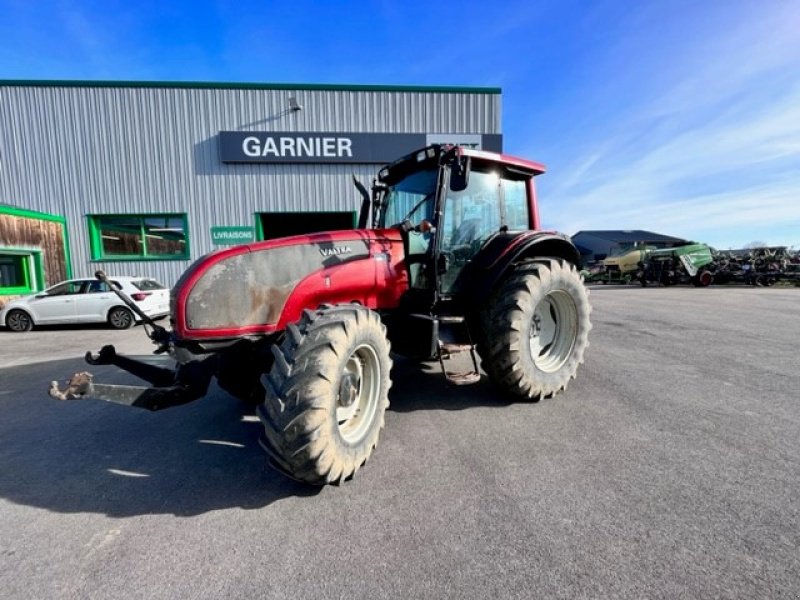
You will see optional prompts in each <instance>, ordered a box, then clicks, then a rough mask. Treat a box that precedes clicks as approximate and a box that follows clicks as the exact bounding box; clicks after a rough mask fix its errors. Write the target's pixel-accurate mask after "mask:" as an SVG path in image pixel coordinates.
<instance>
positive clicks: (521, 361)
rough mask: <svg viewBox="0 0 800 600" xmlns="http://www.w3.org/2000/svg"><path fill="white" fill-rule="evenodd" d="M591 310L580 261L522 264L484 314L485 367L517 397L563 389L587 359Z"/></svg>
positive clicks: (545, 394) (481, 350) (533, 396)
mask: <svg viewBox="0 0 800 600" xmlns="http://www.w3.org/2000/svg"><path fill="white" fill-rule="evenodd" d="M591 310H592V309H591V305H590V304H589V292H588V291H587V290H586V287H585V286H584V285H583V281H582V280H581V277H580V275H579V274H578V271H577V270H576V269H575V267H574V265H572V264H570V263H568V262H566V261H564V260H561V259H547V260H542V261H536V262H531V263H525V264H522V265H519V266H518V267H517V268H516V270H515V271H514V272H513V273H512V274H511V275H510V276H509V277H507V278H506V280H505V281H504V282H503V283H502V284H501V285H500V286H499V288H498V289H497V291H496V292H495V293H494V294H493V296H492V297H491V298H490V300H489V303H488V305H487V307H486V308H485V310H484V311H482V313H481V325H482V335H480V337H479V343H478V352H479V354H480V356H481V359H482V366H483V369H484V370H485V371H486V373H487V374H488V375H489V378H490V379H491V380H492V382H493V383H494V384H495V385H497V386H498V387H499V388H500V389H501V390H502V391H503V392H505V393H507V394H509V395H511V396H514V397H517V398H523V399H531V400H539V399H540V398H543V397H550V396H552V395H553V394H556V393H558V392H560V391H561V390H563V389H564V388H566V387H567V384H568V383H569V381H570V380H571V379H574V378H575V376H576V373H577V370H578V366H579V365H580V364H581V363H582V362H583V356H584V352H585V351H586V348H587V347H588V346H589V341H588V335H589V331H590V330H591V328H592V325H591V321H590V319H589V316H590V314H591Z"/></svg>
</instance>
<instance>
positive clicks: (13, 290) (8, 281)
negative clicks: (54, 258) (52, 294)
mask: <svg viewBox="0 0 800 600" xmlns="http://www.w3.org/2000/svg"><path fill="white" fill-rule="evenodd" d="M43 288H44V277H43V273H42V256H41V253H40V252H38V251H35V250H11V249H8V248H0V295H2V296H19V295H25V294H31V293H33V292H36V291H38V290H40V289H43Z"/></svg>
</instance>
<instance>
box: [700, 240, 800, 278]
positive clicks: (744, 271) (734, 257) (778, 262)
mask: <svg viewBox="0 0 800 600" xmlns="http://www.w3.org/2000/svg"><path fill="white" fill-rule="evenodd" d="M714 266H715V270H714V283H720V284H723V283H743V284H746V285H755V286H771V285H774V284H775V283H776V282H778V281H780V280H794V281H800V254H798V253H791V252H789V251H788V249H787V248H786V246H769V247H763V248H748V249H744V250H726V251H722V252H717V253H716V254H715V256H714Z"/></svg>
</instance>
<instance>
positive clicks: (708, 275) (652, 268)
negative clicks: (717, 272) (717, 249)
mask: <svg viewBox="0 0 800 600" xmlns="http://www.w3.org/2000/svg"><path fill="white" fill-rule="evenodd" d="M636 279H637V280H638V281H639V282H640V283H641V284H642V285H643V286H647V285H649V284H652V283H660V284H661V285H665V286H666V285H678V284H682V283H684V284H685V283H691V284H693V285H695V286H697V287H706V286H708V285H711V283H712V282H713V281H714V255H713V252H712V250H711V248H710V247H709V246H706V245H705V244H686V245H683V246H676V247H674V248H661V249H659V250H653V251H651V252H650V253H648V255H647V256H646V257H645V259H644V260H643V261H642V262H641V263H640V264H639V269H638V270H637V271H636Z"/></svg>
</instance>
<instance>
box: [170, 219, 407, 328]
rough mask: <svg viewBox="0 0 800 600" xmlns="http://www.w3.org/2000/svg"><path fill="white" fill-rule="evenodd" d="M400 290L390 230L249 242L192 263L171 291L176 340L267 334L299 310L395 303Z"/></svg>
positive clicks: (400, 265) (401, 263)
mask: <svg viewBox="0 0 800 600" xmlns="http://www.w3.org/2000/svg"><path fill="white" fill-rule="evenodd" d="M407 289H408V269H407V266H406V264H405V259H404V253H403V241H402V237H401V234H400V232H399V231H398V230H395V229H377V230H350V231H332V232H326V233H315V234H311V235H301V236H293V237H287V238H282V239H277V240H270V241H265V242H257V243H254V244H247V245H243V246H236V247H234V248H230V249H226V250H221V251H219V252H214V253H212V254H208V255H206V256H204V257H202V258H200V259H199V260H197V261H196V262H195V263H194V264H193V265H191V266H190V267H189V269H188V270H187V271H186V273H184V275H183V277H181V279H180V281H178V283H177V284H176V286H175V288H174V289H173V292H172V295H173V298H172V302H173V311H172V312H173V319H174V323H173V329H174V332H175V334H176V335H177V337H178V338H180V339H185V340H198V341H201V340H210V339H227V338H236V337H242V336H249V335H267V334H270V333H275V332H277V331H281V330H283V329H285V328H286V326H287V325H288V324H289V323H292V322H296V321H298V320H299V319H300V317H301V315H302V312H303V310H304V309H307V308H316V307H318V306H320V305H322V304H341V303H348V302H357V303H359V304H362V305H364V306H366V307H368V308H372V309H390V308H396V307H397V306H398V304H399V302H400V297H401V296H402V295H403V293H404V292H405V291H406V290H407Z"/></svg>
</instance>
